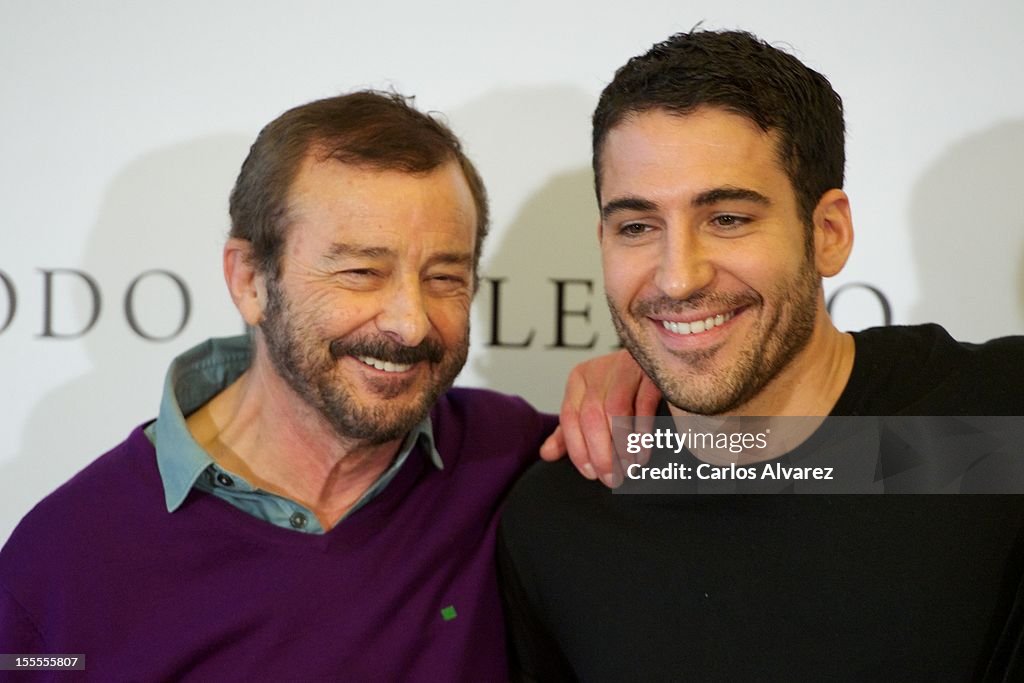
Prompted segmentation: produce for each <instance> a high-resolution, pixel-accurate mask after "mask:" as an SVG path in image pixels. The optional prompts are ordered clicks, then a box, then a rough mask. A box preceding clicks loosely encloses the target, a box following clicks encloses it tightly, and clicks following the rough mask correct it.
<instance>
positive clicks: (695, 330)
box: [661, 311, 736, 335]
mask: <svg viewBox="0 0 1024 683" xmlns="http://www.w3.org/2000/svg"><path fill="white" fill-rule="evenodd" d="M735 315H736V313H735V312H734V311H729V312H728V313H719V314H718V315H712V316H708V317H707V318H705V319H704V320H694V321H693V322H689V323H677V322H672V321H671V320H662V321H661V325H662V327H664V328H665V329H666V330H668V331H669V332H671V333H673V334H678V335H687V334H701V333H703V332H707V331H709V330H713V329H715V328H716V327H718V326H720V325H724V324H725V323H727V322H729V321H730V320H732V319H733V317H734V316H735Z"/></svg>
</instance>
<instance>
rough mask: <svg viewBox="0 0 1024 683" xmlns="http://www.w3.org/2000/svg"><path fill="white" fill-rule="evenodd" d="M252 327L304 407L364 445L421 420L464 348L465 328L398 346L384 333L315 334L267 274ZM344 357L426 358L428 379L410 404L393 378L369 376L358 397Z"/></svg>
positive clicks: (456, 366) (452, 373)
mask: <svg viewBox="0 0 1024 683" xmlns="http://www.w3.org/2000/svg"><path fill="white" fill-rule="evenodd" d="M259 327H260V330H261V332H262V336H263V339H264V341H265V342H266V345H267V355H268V356H269V358H270V362H271V364H272V365H273V367H274V369H275V370H276V372H277V373H278V375H280V377H281V378H282V379H284V380H285V382H286V383H287V384H288V386H289V387H290V388H291V389H292V391H294V392H295V393H296V394H297V395H298V396H299V397H300V398H301V399H302V400H303V401H304V402H305V403H306V404H307V405H308V406H309V407H311V408H312V409H313V410H314V411H315V412H317V413H318V414H319V415H320V416H321V417H322V418H323V419H324V420H325V421H326V422H327V423H328V424H329V425H330V426H331V428H332V429H333V430H334V432H335V433H336V434H337V435H338V436H339V437H341V438H342V439H345V440H356V441H359V442H362V443H366V444H368V445H377V444H382V443H386V442H388V441H393V440H395V439H398V438H400V437H402V436H404V435H405V434H407V433H408V432H409V431H410V430H411V429H412V428H413V427H415V426H416V425H417V424H418V423H419V422H421V421H422V420H423V419H424V418H425V417H426V416H427V414H428V413H429V412H430V409H431V408H433V406H434V404H435V403H436V402H437V400H438V398H440V396H441V394H443V393H444V392H445V391H447V390H448V389H449V388H450V387H451V385H452V383H453V382H454V381H455V377H456V376H457V375H458V374H459V371H461V370H462V367H463V365H465V363H466V358H467V356H468V353H469V330H468V329H467V330H466V333H465V335H464V336H463V337H462V339H460V340H459V342H458V343H456V344H455V345H453V346H452V347H449V348H445V347H444V346H443V345H442V344H441V343H440V342H439V341H437V340H435V339H425V340H424V341H423V342H421V343H420V344H419V345H417V346H402V345H401V344H397V343H396V342H394V341H392V340H390V339H388V338H386V337H383V336H381V337H366V336H363V337H358V338H339V339H334V340H328V341H325V340H322V339H321V338H320V337H319V336H318V335H317V333H316V326H315V325H314V324H313V323H312V320H311V316H309V315H307V314H305V313H302V312H299V311H297V310H296V307H295V306H294V305H293V304H292V302H291V300H290V299H289V298H288V297H287V295H286V294H285V293H284V291H283V290H282V288H281V286H280V284H279V283H278V282H277V280H276V278H268V279H267V307H266V310H265V312H264V316H263V320H262V321H261V322H260V325H259ZM346 356H371V357H373V358H377V359H380V360H385V361H390V362H392V363H401V364H405V363H417V362H428V363H429V364H430V365H429V368H430V371H431V379H430V381H429V382H428V384H427V386H426V387H425V388H424V389H423V390H422V392H421V393H420V395H419V396H417V397H416V398H415V400H414V401H413V402H412V404H410V403H408V402H406V401H395V402H394V403H392V401H393V400H394V399H397V398H398V397H400V396H401V394H402V393H404V392H405V391H407V390H408V389H409V386H408V384H407V383H404V382H402V381H401V380H399V379H394V380H392V379H389V378H387V377H382V378H380V380H379V381H370V382H369V384H370V386H371V388H372V392H373V396H371V397H369V398H370V400H368V401H360V400H359V399H358V397H357V395H356V394H355V391H354V388H353V386H352V385H351V383H350V382H349V380H347V379H346V378H345V376H344V374H345V373H343V372H342V371H340V369H339V367H338V361H339V360H340V359H342V358H344V357H346Z"/></svg>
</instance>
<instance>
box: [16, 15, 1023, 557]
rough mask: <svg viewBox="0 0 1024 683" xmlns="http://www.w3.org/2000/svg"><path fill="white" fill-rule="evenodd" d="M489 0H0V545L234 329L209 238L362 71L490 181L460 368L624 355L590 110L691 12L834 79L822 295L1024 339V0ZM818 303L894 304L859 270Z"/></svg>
mask: <svg viewBox="0 0 1024 683" xmlns="http://www.w3.org/2000/svg"><path fill="white" fill-rule="evenodd" d="M490 4H491V3H463V2H455V1H453V0H435V1H434V2H430V3H425V2H412V1H411V0H409V1H408V2H405V3H388V2H376V3H355V2H338V1H337V0H334V1H332V2H326V1H323V2H316V1H312V0H295V1H293V2H289V3H282V2H269V1H264V2H253V1H251V0H246V1H245V2H243V1H241V0H220V1H217V0H214V1H209V0H203V1H202V2H200V1H198V0H179V1H178V2H175V3H156V2H150V3H125V2H115V1H113V0H110V1H100V0H91V1H80V2H71V1H58V0H48V1H47V2H40V3H27V2H15V1H14V0H0V131H2V132H0V134H2V140H3V143H2V153H0V416H2V417H0V541H2V540H4V539H6V537H7V536H8V534H9V533H10V530H11V529H12V528H13V526H14V524H16V523H17V521H18V519H20V517H21V516H22V515H23V514H24V513H25V512H26V511H27V510H28V509H29V508H30V507H31V506H32V505H33V504H34V503H35V502H36V501H37V500H39V499H40V498H41V497H42V496H43V495H45V494H46V493H47V492H48V491H50V490H52V489H53V488H54V487H55V486H57V485H58V484H59V483H60V482H61V481H63V480H65V479H67V478H68V477H69V476H71V475H72V474H73V473H74V472H76V471H77V470H78V469H80V468H81V467H82V466H84V465H85V464H86V463H87V462H89V461H90V460H91V459H92V458H94V457H95V456H96V455H98V454H99V453H101V452H102V451H104V450H106V449H107V448H108V447H110V446H112V445H113V444H115V443H117V442H118V441H120V440H121V439H122V438H123V437H124V436H125V435H126V434H127V433H128V430H129V429H130V428H131V427H132V426H134V425H135V424H137V423H139V422H141V421H143V420H146V419H149V418H150V417H152V416H153V415H154V414H155V412H156V409H157V404H158V398H159V390H160V385H161V381H162V376H163V372H164V369H165V367H166V364H167V362H168V361H169V360H170V359H171V358H172V357H173V356H174V355H175V354H176V353H178V352H180V351H181V350H183V349H185V348H187V347H188V346H190V345H192V344H193V343H195V342H197V341H200V340H202V339H203V338H205V337H207V336H211V335H217V334H233V333H236V332H238V331H240V330H241V323H240V322H239V319H238V316H237V315H236V313H235V312H234V310H233V309H232V307H231V305H230V301H229V300H228V297H227V294H226V292H225V290H224V286H223V284H222V282H221V277H220V261H219V258H220V251H219V249H220V245H221V243H222V240H223V237H224V235H225V232H226V229H227V215H226V206H227V195H228V192H229V190H230V187H231V185H232V182H233V180H234V177H235V175H236V173H237V170H238V166H239V164H240V163H241V161H242V159H243V157H244V155H245V152H246V150H247V148H248V145H249V144H250V142H251V141H252V139H253V138H254V136H255V135H256V133H257V132H258V130H259V129H260V127H261V126H262V125H263V124H264V123H266V122H267V121H269V120H270V119H272V118H274V117H275V116H276V115H277V114H279V113H280V112H282V111H283V110H285V109H287V108H289V107H291V106H293V105H296V104H299V103H301V102H304V101H307V100H311V99H314V98H318V97H323V96H328V95H332V94H336V93H339V92H342V91H347V90H351V89H353V88H357V87H365V86H374V87H392V86H393V87H395V88H396V89H398V90H399V91H401V92H403V93H407V94H415V95H416V96H417V97H418V100H417V101H418V103H419V105H420V106H421V107H423V108H427V109H436V110H440V111H442V112H445V113H446V114H447V115H448V117H449V120H450V122H451V124H452V126H453V127H454V128H455V130H456V132H457V133H459V134H460V135H461V136H462V137H463V139H464V140H465V143H466V146H467V148H468V151H469V153H470V155H471V156H472V157H473V158H474V159H475V160H476V161H477V163H478V165H479V167H480V169H481V172H482V173H483V175H484V178H485V180H486V181H487V184H488V187H489V189H490V193H491V197H492V203H493V216H494V228H493V234H492V237H491V238H490V242H489V243H488V245H487V247H486V249H485V257H484V264H483V275H484V276H485V277H487V278H490V279H489V280H486V281H485V282H484V286H483V288H482V290H481V293H480V295H479V296H478V299H477V302H476V306H475V311H474V335H473V345H474V351H473V354H472V355H471V358H470V362H469V364H468V365H467V367H466V370H465V371H464V372H463V374H462V376H461V378H460V380H459V381H460V383H462V384H466V385H482V386H492V387H495V388H498V389H504V390H506V391H510V392H515V393H521V394H523V395H525V396H526V397H528V398H529V399H530V400H532V401H533V402H534V403H535V404H537V405H539V406H541V407H544V408H548V409H553V408H555V407H556V406H557V404H558V401H559V398H560V395H561V386H562V378H563V377H564V375H565V373H566V372H567V370H568V368H569V367H571V365H572V364H574V363H575V362H577V361H579V360H580V359H582V358H585V357H587V356H589V355H591V354H593V353H596V352H598V351H603V350H605V349H607V348H609V347H611V346H612V345H613V344H614V337H613V334H612V332H611V328H610V324H609V323H608V320H607V314H606V312H605V311H604V303H603V296H602V295H601V284H600V272H599V271H600V268H599V262H598V253H597V248H596V243H595V231H594V224H595V219H596V212H595V209H594V204H593V198H592V195H591V187H590V184H591V180H590V174H589V132H590V130H589V115H590V112H591V110H592V109H593V105H594V103H595V100H596V96H597V94H598V93H599V92H600V90H601V88H602V87H603V86H604V85H605V83H607V81H608V80H609V79H610V77H611V75H612V73H613V71H614V69H615V68H616V67H618V66H619V65H620V64H622V63H623V62H624V61H625V60H626V59H627V58H628V57H630V56H632V55H634V54H637V53H640V52H642V51H644V50H646V49H647V48H648V47H649V46H650V44H652V43H653V42H656V41H659V40H661V39H663V38H665V37H666V36H667V35H668V34H670V33H672V32H674V31H678V30H686V29H689V28H690V27H692V26H693V25H694V24H696V23H697V22H699V21H702V20H703V21H704V22H705V26H707V27H710V28H744V29H747V30H751V31H753V32H755V33H757V34H759V35H761V36H762V37H764V38H766V39H768V40H771V41H773V42H780V43H784V44H787V45H789V46H791V49H792V51H793V52H795V54H797V56H799V57H800V58H801V59H803V60H804V61H805V62H806V63H807V64H809V65H811V66H812V67H814V68H816V69H818V70H820V71H822V72H823V73H824V74H825V75H826V76H828V77H829V78H830V79H831V81H832V83H833V85H834V86H835V88H836V89H837V90H838V91H839V93H840V94H841V95H842V96H843V97H844V100H845V103H846V110H847V125H848V163H847V190H848V191H849V193H850V195H851V197H852V201H853V206H854V218H855V223H856V226H857V229H858V232H857V245H856V248H855V250H854V255H853V258H852V260H851V262H850V264H849V265H848V267H847V269H846V271H845V272H844V273H843V274H842V276H840V277H838V278H835V279H834V280H833V281H830V282H829V283H827V292H828V293H835V292H836V290H837V288H838V287H839V286H840V285H843V284H851V283H866V284H868V285H870V286H872V287H875V288H877V289H878V290H880V291H881V292H882V293H884V295H885V296H886V298H887V299H888V301H889V303H890V304H891V307H892V319H893V322H895V323H912V322H920V321H926V320H935V321H939V322H942V323H944V324H945V325H946V326H947V327H948V328H949V329H950V330H951V331H952V332H953V333H954V335H955V336H958V337H960V338H962V339H968V340H982V339H985V338H989V337H992V336H997V335H1003V334H1015V333H1016V334H1019V333H1021V332H1022V331H1024V208H1022V207H1024V203H1022V202H1021V201H1020V199H1019V196H1020V193H1021V190H1020V187H1021V186H1022V185H1024V173H1022V172H1021V171H1020V170H1019V169H1018V165H1019V163H1020V160H1021V159H1022V158H1024V88H1021V78H1020V69H1021V66H1022V65H1024V40H1021V38H1020V30H1021V28H1022V27H1024V3H1021V2H1019V0H1004V1H1001V2H989V3H976V2H968V1H967V0H950V1H947V2H943V3H939V4H936V3H934V2H924V1H921V2H902V3H893V2H880V1H877V2H876V1H873V0H872V1H867V2H859V3H849V2H838V1H831V0H792V1H791V2H784V3H774V4H771V3H764V2H743V1H741V0H714V2H703V1H701V2H697V1H691V2H688V1H686V0H634V1H633V2H630V3H628V4H626V3H611V2H606V3H601V2H593V1H590V2H582V1H580V2H556V1H553V0H544V1H543V2H539V1H536V0H528V1H526V2H519V3H493V6H489V5H490ZM72 271H73V272H72ZM167 272H170V273H173V274H174V275H175V276H176V277H177V278H179V279H180V281H181V282H182V283H183V284H184V286H185V287H186V288H187V290H188V292H189V295H190V300H189V310H188V316H187V320H185V318H186V316H185V307H184V303H183V296H182V294H181V292H180V290H179V288H178V287H179V285H178V284H176V283H175V281H174V280H172V279H170V277H169V276H168V275H167V274H166V273H167ZM86 276H87V277H88V278H89V279H90V281H91V282H92V283H93V287H94V288H95V293H93V292H92V290H91V289H90V287H89V285H88V284H87V281H86V279H85V278H86ZM495 281H500V283H499V284H494V282H495ZM133 282H136V284H135V286H134V287H132V283H133ZM47 287H49V291H48V290H47ZM496 288H497V290H498V292H499V293H500V298H499V304H500V305H499V309H500V310H499V313H500V317H499V318H498V321H499V327H500V329H499V330H498V337H497V339H495V330H494V320H495V296H494V294H495V289H496ZM129 292H131V296H130V297H127V303H126V296H127V294H128V293H129ZM559 292H561V294H562V297H561V298H562V309H563V313H562V314H561V315H560V316H559V315H558V313H557V302H558V298H559V297H558V294H559ZM126 307H127V311H126ZM94 314H95V315H98V317H97V318H96V322H95V324H94V326H92V327H91V328H90V329H88V331H86V332H84V334H83V331H84V330H85V329H86V328H87V327H88V324H89V322H90V319H91V318H92V317H93V316H94ZM834 314H835V317H836V320H837V323H838V324H839V325H840V326H841V327H844V328H848V329H856V328H861V327H864V326H868V325H873V324H879V323H881V322H882V313H881V308H880V306H879V304H878V302H877V300H876V299H875V298H874V297H873V295H871V294H870V293H868V291H867V290H866V289H864V288H858V287H855V288H853V289H849V290H846V291H844V292H843V293H842V294H841V295H840V296H839V297H838V298H837V300H836V303H835V308H834ZM558 319H560V320H561V323H560V325H561V345H562V346H569V345H573V344H576V345H586V344H588V343H590V342H591V341H592V342H593V345H594V348H593V349H592V350H587V349H568V348H550V347H552V346H557V342H558V341H559V340H558V336H559V323H558V322H557V320H558ZM183 321H185V326H184V329H183V330H181V331H180V333H178V331H177V328H178V327H179V325H180V324H181V323H182V322H183ZM133 324H134V326H135V328H136V329H137V330H138V331H136V330H134V329H133V327H132V325H133ZM140 332H141V333H142V334H147V335H149V336H151V337H168V339H167V340H165V341H152V340H147V339H145V338H143V337H142V336H140ZM495 341H498V342H502V343H505V344H512V343H524V342H529V343H528V345H526V346H520V347H514V348H513V347H497V346H495V345H494V344H493V342H495ZM979 381H983V379H979Z"/></svg>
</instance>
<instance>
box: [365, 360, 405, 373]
mask: <svg viewBox="0 0 1024 683" xmlns="http://www.w3.org/2000/svg"><path fill="white" fill-rule="evenodd" d="M356 359H357V360H358V361H360V362H361V363H364V364H365V365H369V366H370V367H371V368H376V369H377V370H383V371H384V372H406V371H408V370H410V369H411V368H412V363H392V362H391V361H387V360H381V359H380V358H373V357H372V356H356Z"/></svg>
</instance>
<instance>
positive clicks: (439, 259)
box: [427, 251, 473, 267]
mask: <svg viewBox="0 0 1024 683" xmlns="http://www.w3.org/2000/svg"><path fill="white" fill-rule="evenodd" d="M438 264H441V265H452V266H467V267H468V266H472V265H473V255H472V254H470V253H469V252H466V251H442V252H441V253H440V254H434V255H433V256H431V257H430V259H429V260H428V261H427V265H430V266H433V265H438Z"/></svg>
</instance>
